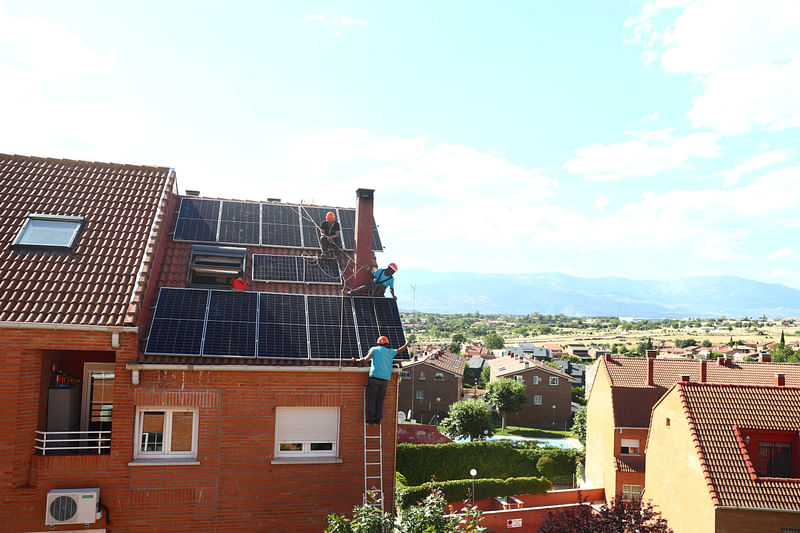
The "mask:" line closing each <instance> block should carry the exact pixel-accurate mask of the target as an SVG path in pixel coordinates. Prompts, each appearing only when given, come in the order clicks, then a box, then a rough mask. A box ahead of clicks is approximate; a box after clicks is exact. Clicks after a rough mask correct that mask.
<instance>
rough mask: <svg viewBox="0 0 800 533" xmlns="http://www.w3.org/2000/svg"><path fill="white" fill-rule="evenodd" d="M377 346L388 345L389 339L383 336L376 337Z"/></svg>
mask: <svg viewBox="0 0 800 533" xmlns="http://www.w3.org/2000/svg"><path fill="white" fill-rule="evenodd" d="M378 344H389V339H387V338H386V336H385V335H381V336H380V337H378Z"/></svg>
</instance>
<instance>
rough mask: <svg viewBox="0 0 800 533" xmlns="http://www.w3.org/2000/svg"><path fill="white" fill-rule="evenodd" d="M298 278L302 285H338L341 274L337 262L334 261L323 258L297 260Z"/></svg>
mask: <svg viewBox="0 0 800 533" xmlns="http://www.w3.org/2000/svg"><path fill="white" fill-rule="evenodd" d="M297 263H298V264H297V268H298V270H299V274H300V275H299V277H300V278H301V279H302V280H303V282H304V283H332V284H336V285H340V284H341V283H342V274H341V272H340V271H339V262H338V261H337V260H336V259H329V258H325V257H319V258H306V257H298V258H297Z"/></svg>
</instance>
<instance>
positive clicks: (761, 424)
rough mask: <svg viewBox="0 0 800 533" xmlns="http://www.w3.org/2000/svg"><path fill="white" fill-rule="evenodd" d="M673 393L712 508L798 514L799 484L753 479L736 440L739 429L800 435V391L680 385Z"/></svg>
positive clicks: (766, 387)
mask: <svg viewBox="0 0 800 533" xmlns="http://www.w3.org/2000/svg"><path fill="white" fill-rule="evenodd" d="M671 392H674V393H676V394H679V395H680V397H681V401H682V403H683V405H684V412H685V413H686V417H687V421H688V422H689V426H690V428H691V429H692V431H693V433H694V437H695V438H696V443H697V444H696V447H697V450H698V456H699V457H698V458H699V459H700V462H701V465H704V467H705V468H704V471H705V472H706V476H707V481H708V482H709V492H710V495H711V497H712V499H714V500H715V504H716V505H723V506H735V507H755V508H768V509H780V510H792V511H799V510H800V479H776V478H758V479H753V477H752V476H751V472H750V471H749V470H748V465H747V459H746V455H745V452H743V450H742V449H741V446H740V443H739V439H738V437H737V427H741V428H747V429H751V430H767V431H790V432H795V433H796V432H798V431H800V389H798V388H792V387H769V386H764V387H761V386H746V385H710V384H699V383H679V384H677V385H676V386H675V389H674V390H673V391H671ZM793 453H795V454H796V453H798V450H793Z"/></svg>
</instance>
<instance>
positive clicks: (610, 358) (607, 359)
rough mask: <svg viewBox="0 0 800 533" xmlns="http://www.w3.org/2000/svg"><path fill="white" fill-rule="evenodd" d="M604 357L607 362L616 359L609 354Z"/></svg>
mask: <svg viewBox="0 0 800 533" xmlns="http://www.w3.org/2000/svg"><path fill="white" fill-rule="evenodd" d="M603 357H605V360H606V361H611V360H612V359H614V356H612V355H611V354H609V355H605V356H603Z"/></svg>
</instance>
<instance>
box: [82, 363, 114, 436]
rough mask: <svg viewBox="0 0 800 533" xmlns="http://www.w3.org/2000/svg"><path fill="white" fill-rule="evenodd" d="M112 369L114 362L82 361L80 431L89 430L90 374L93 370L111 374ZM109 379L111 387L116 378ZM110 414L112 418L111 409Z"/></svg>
mask: <svg viewBox="0 0 800 533" xmlns="http://www.w3.org/2000/svg"><path fill="white" fill-rule="evenodd" d="M114 370H115V364H114V363H83V386H82V391H81V431H88V430H89V418H90V417H91V412H92V406H91V405H89V397H90V396H91V395H92V393H91V391H90V390H89V387H90V386H91V384H92V383H91V382H92V374H93V373H95V372H102V373H104V374H113V373H114ZM110 379H111V381H112V387H113V383H114V380H115V379H116V378H110ZM112 394H113V393H112ZM111 416H112V419H113V416H114V415H113V411H112V415H111Z"/></svg>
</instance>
